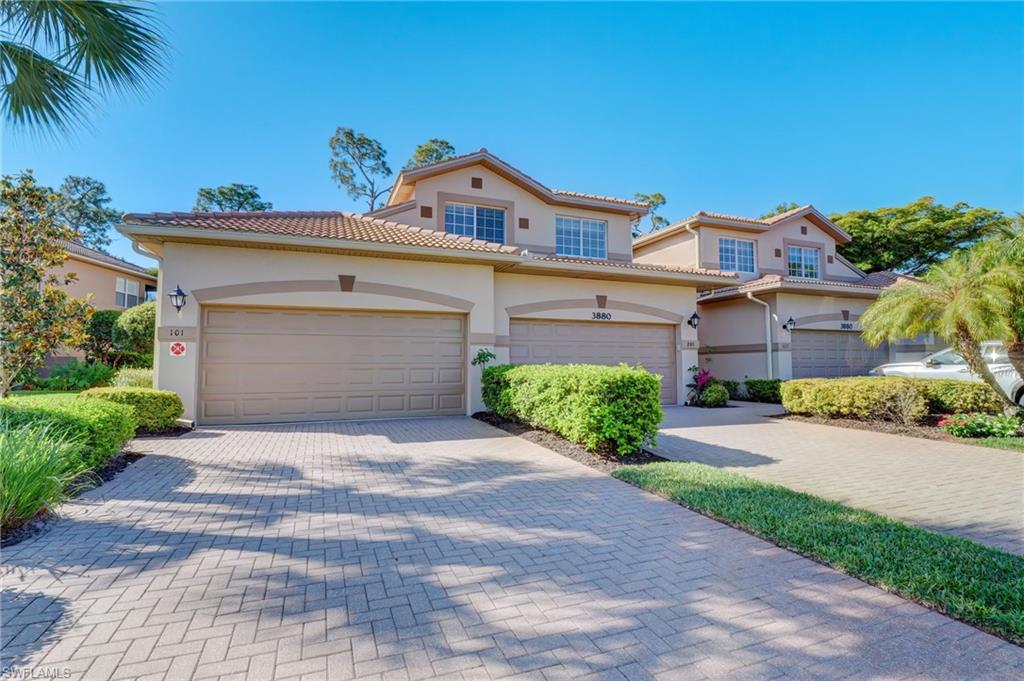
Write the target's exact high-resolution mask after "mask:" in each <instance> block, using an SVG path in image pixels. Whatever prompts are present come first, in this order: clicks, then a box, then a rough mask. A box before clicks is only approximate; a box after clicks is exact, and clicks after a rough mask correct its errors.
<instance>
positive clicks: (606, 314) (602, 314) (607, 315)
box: [592, 312, 612, 321]
mask: <svg viewBox="0 0 1024 681" xmlns="http://www.w3.org/2000/svg"><path fill="white" fill-rule="evenodd" d="M592 318H593V319H602V320H605V321H607V320H609V319H611V318H612V313H611V312H594V313H593V317H592Z"/></svg>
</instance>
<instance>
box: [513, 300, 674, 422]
mask: <svg viewBox="0 0 1024 681" xmlns="http://www.w3.org/2000/svg"><path fill="white" fill-rule="evenodd" d="M509 341H510V352H509V356H510V359H511V361H512V363H513V364H545V363H548V362H550V363H552V364H577V363H578V364H605V365H611V366H614V365H616V364H619V363H621V362H625V363H626V364H631V365H632V364H640V365H642V366H643V367H644V368H645V369H647V370H648V371H650V372H652V373H656V374H661V376H662V378H661V400H662V402H663V403H669V404H672V403H675V401H676V359H675V357H676V352H675V348H676V343H675V327H673V326H671V325H669V324H628V323H623V322H577V321H554V320H546V319H513V320H511V324H510V333H509Z"/></svg>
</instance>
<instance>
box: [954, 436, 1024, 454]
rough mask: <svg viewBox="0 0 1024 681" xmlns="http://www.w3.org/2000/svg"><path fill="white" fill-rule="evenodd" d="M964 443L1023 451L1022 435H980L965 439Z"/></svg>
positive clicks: (1023, 441) (1023, 438)
mask: <svg viewBox="0 0 1024 681" xmlns="http://www.w3.org/2000/svg"><path fill="white" fill-rule="evenodd" d="M965 442H966V444H971V445H981V446H982V447H992V448H993V449H1011V450H1013V451H1015V452H1024V437H980V438H978V439H976V440H966V441H965Z"/></svg>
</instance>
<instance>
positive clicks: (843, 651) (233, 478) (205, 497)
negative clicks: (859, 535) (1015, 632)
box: [5, 421, 1024, 679]
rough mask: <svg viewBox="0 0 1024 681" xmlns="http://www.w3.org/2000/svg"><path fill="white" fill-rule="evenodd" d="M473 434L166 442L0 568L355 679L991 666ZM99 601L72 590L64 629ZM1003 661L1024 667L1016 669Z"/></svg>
mask: <svg viewBox="0 0 1024 681" xmlns="http://www.w3.org/2000/svg"><path fill="white" fill-rule="evenodd" d="M475 424H476V422H473V423H472V424H470V423H466V422H462V421H455V422H454V423H453V422H452V421H449V422H448V423H447V424H439V425H436V426H435V429H434V430H433V434H432V435H431V433H430V432H423V431H421V432H420V433H419V434H418V435H414V434H413V433H411V432H409V433H403V432H402V431H404V430H405V429H403V428H399V429H398V431H399V432H397V433H391V432H389V430H388V429H387V427H386V426H384V425H383V423H381V424H373V425H371V426H370V427H369V430H370V431H371V432H369V435H371V436H372V437H373V438H375V439H369V440H365V439H361V438H360V437H359V435H358V434H357V435H356V436H355V437H353V438H351V439H348V440H347V446H341V444H342V440H338V439H337V438H338V437H339V436H340V434H343V431H345V430H346V429H347V428H349V426H345V427H343V428H342V427H334V428H332V429H330V430H329V431H326V432H324V433H323V434H324V435H325V436H326V437H318V436H316V435H317V433H316V432H314V433H313V435H314V437H312V438H307V435H308V434H309V431H307V430H306V429H305V428H304V427H303V428H301V429H298V430H297V431H296V435H295V438H293V439H289V438H284V439H282V440H281V441H277V440H276V438H275V439H272V440H267V439H265V438H264V439H262V440H260V438H257V437H256V435H266V434H267V432H268V431H265V430H263V429H262V428H257V429H252V430H247V431H243V432H240V433H238V434H237V436H235V435H233V434H231V433H228V434H227V435H225V437H224V438H221V439H220V440H218V441H217V443H216V444H217V445H218V446H216V447H213V448H211V446H212V445H211V443H209V442H208V443H205V444H204V443H202V442H199V441H197V442H196V445H197V446H199V448H198V449H193V448H190V447H189V446H188V442H187V440H186V439H185V438H180V439H178V440H176V441H174V443H172V444H169V445H167V446H166V449H162V450H161V451H160V452H158V453H155V454H154V455H152V456H149V457H147V458H146V459H144V460H142V461H141V462H140V463H139V464H136V466H133V467H131V468H130V469H128V471H126V474H124V475H122V476H119V477H118V478H116V479H115V480H114V481H113V482H112V483H110V485H109V490H108V493H107V494H106V496H105V499H106V500H105V502H104V503H103V504H102V505H99V506H97V507H95V508H92V509H90V510H89V512H88V513H81V514H76V513H71V514H69V515H68V517H66V518H64V519H62V520H60V521H59V522H58V524H57V526H56V527H55V528H54V529H53V530H51V532H50V533H48V534H46V535H42V536H40V537H36V538H34V539H32V540H29V541H26V542H24V543H23V544H19V545H17V546H16V547H14V550H13V551H11V552H8V554H7V555H5V563H6V564H7V565H8V566H10V567H11V568H15V569H17V570H18V571H19V572H20V573H22V574H24V575H27V576H28V579H29V581H26V582H24V584H26V587H27V586H28V584H31V583H32V582H31V578H32V577H33V576H37V575H39V574H40V572H41V571H40V567H44V568H47V569H49V570H50V571H51V574H54V575H59V576H60V577H61V579H63V580H76V579H78V580H89V579H90V578H92V577H94V576H95V575H97V574H116V581H115V580H113V579H111V580H109V581H108V582H105V583H104V584H102V585H101V586H99V587H97V588H100V589H101V590H103V591H104V593H105V597H107V598H112V597H113V596H115V595H117V594H120V593H131V594H132V598H131V599H129V600H128V601H127V602H125V603H119V604H118V606H119V607H120V608H123V609H127V610H128V611H129V612H132V613H138V612H141V611H147V610H150V611H152V612H161V613H174V612H192V613H193V614H192V615H191V617H192V620H191V624H190V626H189V628H188V629H184V630H182V632H181V636H186V635H187V632H188V631H189V630H192V631H202V630H204V628H209V629H211V630H212V631H216V630H217V627H224V626H226V625H228V624H232V625H234V626H235V627H236V629H235V631H239V627H241V628H242V629H241V631H244V632H248V633H247V634H245V636H244V637H243V639H242V640H241V641H240V642H238V645H243V646H244V645H248V644H250V643H251V644H259V643H261V642H262V643H265V644H266V645H264V646H263V649H262V651H261V652H265V651H266V650H271V651H273V650H274V649H275V647H274V646H277V649H278V650H281V649H283V648H284V647H285V646H294V649H295V650H301V651H302V653H301V654H302V655H303V656H307V655H308V658H309V659H310V660H316V659H317V658H319V657H323V656H324V655H326V654H331V652H332V651H334V652H337V651H346V650H348V651H350V653H351V655H352V663H353V664H354V665H355V667H354V669H355V672H356V674H357V675H362V674H368V673H371V670H372V669H375V668H379V667H381V666H385V667H388V668H394V667H392V665H397V668H402V667H407V668H417V671H418V672H421V673H424V674H429V673H430V671H431V669H433V673H436V674H438V675H441V674H443V673H445V671H454V672H457V671H460V670H469V671H466V672H465V673H466V674H467V675H470V676H472V670H474V669H478V668H479V667H480V666H481V665H482V666H483V667H484V668H485V669H486V670H487V672H488V673H489V674H491V675H492V676H500V675H505V674H508V675H511V674H517V673H535V674H538V673H544V675H545V676H554V677H559V678H561V677H564V678H575V677H579V676H584V675H587V674H592V673H601V674H609V675H612V673H613V670H617V673H618V674H619V675H622V676H625V677H626V678H631V679H633V678H648V677H649V676H650V675H651V674H653V673H654V672H661V673H663V674H665V675H666V678H697V677H703V676H705V675H708V674H712V673H715V674H719V675H721V674H728V673H730V672H731V671H734V672H735V673H736V674H737V675H741V676H743V677H744V678H759V677H774V676H779V675H782V674H785V673H786V672H792V673H793V674H796V673H797V672H799V673H803V674H805V675H807V676H809V677H812V678H814V677H816V678H822V677H839V676H844V675H847V674H848V673H849V671H850V670H851V669H856V670H858V673H859V674H861V675H864V676H871V675H872V674H875V675H883V676H885V675H888V676H903V675H907V676H909V675H912V674H920V673H926V672H927V671H929V670H931V669H932V668H933V667H934V668H937V669H942V670H944V674H945V675H947V676H949V677H950V678H955V677H958V676H977V675H978V674H982V675H984V674H986V673H988V672H995V671H999V670H1000V669H1001V667H999V664H1005V659H1003V658H999V660H996V659H994V658H992V650H993V646H992V645H991V644H990V645H989V646H988V647H986V648H984V650H985V651H986V652H985V654H984V655H981V654H978V655H974V654H970V648H969V647H967V644H963V643H954V642H955V641H957V640H959V639H960V638H964V639H965V640H970V639H971V638H973V637H974V634H976V632H973V631H971V630H969V629H966V631H965V630H964V629H965V628H963V627H959V625H954V626H953V627H949V626H945V627H944V628H943V629H942V631H941V633H940V632H939V630H938V629H937V628H936V627H937V623H936V620H935V619H934V618H939V623H942V624H944V625H945V624H948V621H946V620H945V619H944V618H942V617H941V616H939V615H935V614H933V613H927V612H925V611H922V610H920V609H919V608H916V606H908V605H907V604H906V603H904V602H902V601H900V600H899V599H897V598H895V597H891V596H888V595H885V594H882V593H881V592H877V591H875V590H869V592H870V593H865V592H864V589H863V588H861V585H860V584H859V583H857V582H856V581H855V580H852V579H850V578H848V577H844V576H842V575H840V574H838V573H836V572H834V571H832V570H829V569H826V568H823V567H822V566H820V565H817V564H815V563H812V562H810V561H807V560H804V559H801V558H798V557H796V556H794V555H793V554H790V553H788V552H785V551H783V550H781V549H778V548H777V547H774V546H772V545H769V544H767V543H765V542H762V541H760V540H757V539H754V538H753V537H750V536H749V535H746V534H744V533H742V532H739V531H738V530H734V529H732V528H728V527H726V526H724V525H721V524H719V523H716V522H714V521H712V520H709V519H707V518H704V517H703V516H699V515H697V514H694V513H691V512H689V511H686V510H684V509H682V508H680V507H679V506H676V505H674V504H670V503H669V502H666V501H663V500H661V499H659V498H657V497H654V496H652V495H648V494H646V493H643V492H641V491H639V490H637V489H635V488H632V487H630V486H628V485H626V484H624V483H621V482H619V481H617V480H614V479H612V478H610V477H608V476H605V475H602V474H598V473H596V472H594V471H592V470H590V469H587V468H584V467H582V466H579V465H577V464H575V463H572V462H569V461H567V460H565V459H562V458H561V457H559V456H558V455H556V454H554V453H550V454H549V455H545V454H543V453H542V452H540V451H538V450H537V449H534V446H533V445H529V444H528V443H524V442H523V441H522V440H520V439H518V438H515V437H514V436H511V435H509V434H507V433H504V432H503V431H500V430H498V429H493V428H490V427H489V426H485V425H483V424H480V427H478V426H477V425H475ZM481 428H482V429H483V430H485V431H487V432H485V433H482V434H481V433H480V430H481ZM460 429H461V432H463V433H464V434H465V438H464V440H463V441H461V442H460V443H458V446H457V447H456V449H454V450H451V451H449V447H448V443H449V442H452V439H451V438H452V434H453V432H459V431H460ZM269 432H270V433H273V434H274V435H286V434H287V431H281V430H276V429H275V430H272V431H269ZM432 437H433V438H435V439H433V440H432V439H431V438H432ZM186 438H187V436H186ZM343 439H344V438H343ZM231 440H234V445H233V446H232V447H231V448H230V449H224V448H221V447H219V445H220V444H221V443H224V442H228V441H231ZM261 441H262V444H260V442H261ZM396 442H402V443H404V442H410V443H417V442H418V443H421V444H422V443H426V444H429V445H430V446H428V447H426V448H425V449H424V448H417V447H413V448H408V449H407V448H404V447H396V446H395V444H396ZM538 449H539V448H538ZM218 451H219V452H220V454H219V456H218V455H217V452H218ZM141 464H146V465H145V466H142V465H141ZM837 582H842V585H841V588H839V589H836V588H834V587H835V585H836V583H837ZM13 588H15V589H16V586H15V587H13ZM112 589H123V590H124V591H123V592H122V591H118V592H116V593H114V592H112V591H111V590H112ZM95 602H96V600H95V598H90V594H89V592H88V590H85V591H83V592H82V593H79V594H78V596H77V598H76V599H75V601H74V602H73V603H72V604H71V607H78V608H85V609H87V608H89V607H91V606H92V605H93V604H94V603H95ZM880 604H884V605H885V607H886V608H887V609H885V610H884V611H883V609H882V608H881V607H880ZM898 605H899V606H902V607H909V608H910V609H911V610H912V611H913V612H912V613H911V614H910V615H908V616H907V617H898V616H896V615H895V613H894V610H895V607H894V606H898ZM883 612H884V614H885V616H884V617H881V616H880V615H881V614H882V613H883ZM143 617H144V616H143ZM144 618H145V617H144ZM136 626H138V625H136ZM164 631H166V630H164ZM70 635H74V632H73V631H72V632H71V633H69V632H64V631H62V632H60V633H59V634H57V636H58V638H60V637H66V636H70ZM978 636H982V635H980V634H978ZM944 637H945V638H944ZM983 638H987V637H983ZM50 643H51V641H49V640H48V641H47V642H45V643H43V644H40V645H39V647H36V648H34V649H26V650H25V651H23V653H22V657H23V658H24V657H26V656H28V657H32V656H34V655H37V654H38V653H39V652H40V651H42V650H43V648H44V647H45V646H46V645H50ZM176 643H177V642H176V641H175V640H173V639H172V640H170V641H169V642H165V643H164V644H165V645H174V644H176ZM997 643H998V642H997ZM235 645H236V643H235V642H234V640H233V642H232V646H235ZM1000 645H1001V644H1000ZM268 646H269V647H268ZM257 647H258V646H257ZM979 650H981V648H979ZM420 652H422V654H423V656H422V657H417V655H418V654H419V653H420ZM996 657H998V656H996ZM1003 657H1004V658H1006V659H1010V660H1011V661H1015V662H1017V661H1019V662H1020V664H1021V666H1022V668H1024V653H1022V654H1021V656H1020V657H1016V658H1015V657H1013V656H1012V655H1009V657H1007V656H1006V655H1005V654H1004V655H1003ZM997 661H998V664H997ZM282 664H283V662H282ZM741 669H742V672H740V671H739V670H741Z"/></svg>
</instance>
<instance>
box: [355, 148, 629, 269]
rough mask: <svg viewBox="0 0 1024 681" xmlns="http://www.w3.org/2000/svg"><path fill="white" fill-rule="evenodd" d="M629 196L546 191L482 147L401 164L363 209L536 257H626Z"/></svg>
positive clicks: (391, 218)
mask: <svg viewBox="0 0 1024 681" xmlns="http://www.w3.org/2000/svg"><path fill="white" fill-rule="evenodd" d="M646 213H647V208H646V206H644V205H643V204H641V203H638V202H636V201H629V200H626V199H616V198H611V197H606V196H597V195H593V194H582V193H578V192H569V191H564V190H558V189H550V188H548V187H546V186H545V185H543V184H541V183H540V182H538V181H537V180H535V179H533V178H531V177H530V176H528V175H526V174H525V173H523V172H521V171H519V170H517V169H516V168H513V167H512V166H510V165H509V164H507V163H505V162H504V161H502V160H501V159H499V158H498V157H496V156H494V155H493V154H491V153H490V152H488V151H487V150H486V149H481V150H480V151H477V152H474V153H472V154H466V155H464V156H459V157H456V158H453V159H449V160H447V161H441V162H440V163H434V164H431V165H428V166H422V167H420V168H414V169H411V170H405V171H402V172H401V173H399V175H398V178H397V179H396V180H395V183H394V186H393V187H392V190H391V193H390V195H389V197H388V201H387V203H386V204H385V205H384V207H383V208H381V209H379V210H376V211H374V212H372V213H370V215H372V216H374V217H382V218H387V219H388V220H392V221H395V222H401V223H404V224H409V225H414V226H417V227H422V228H425V229H432V230H436V231H441V232H447V233H454V234H459V235H461V236H466V237H471V238H476V239H481V240H484V241H490V242H499V243H504V244H508V245H514V246H517V247H519V248H521V249H525V250H527V251H529V252H531V253H536V254H538V255H558V256H563V257H567V258H579V259H596V260H614V261H624V262H628V261H630V260H631V259H632V227H633V225H634V224H635V223H636V222H637V221H639V220H640V218H642V217H643V215H645V214H646Z"/></svg>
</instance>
